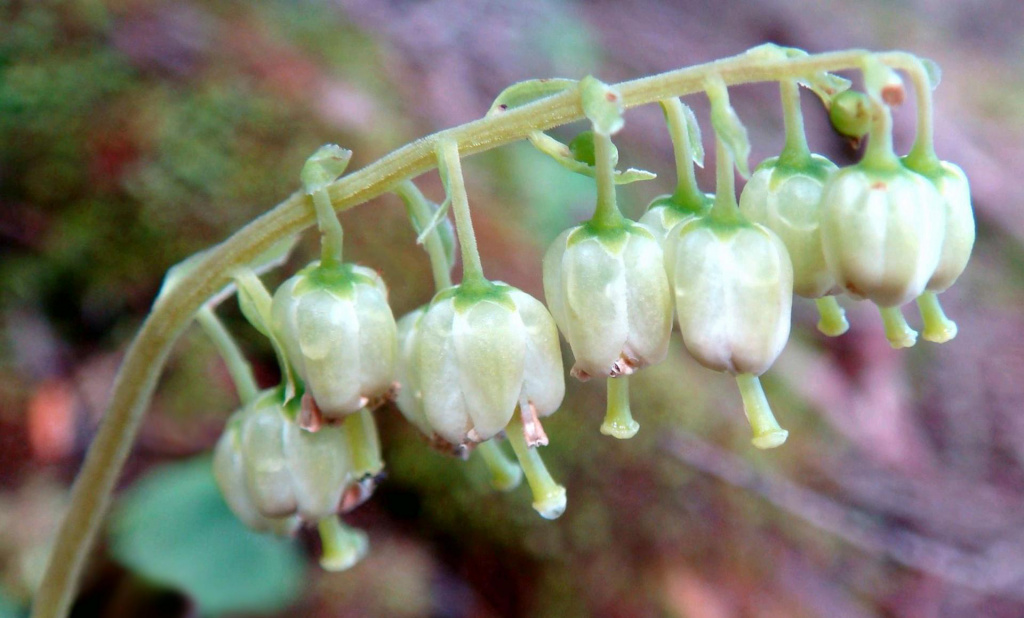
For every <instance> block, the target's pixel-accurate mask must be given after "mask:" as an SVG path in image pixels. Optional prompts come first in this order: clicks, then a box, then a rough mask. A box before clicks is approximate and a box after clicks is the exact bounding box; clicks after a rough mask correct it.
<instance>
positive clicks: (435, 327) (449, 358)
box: [415, 299, 473, 444]
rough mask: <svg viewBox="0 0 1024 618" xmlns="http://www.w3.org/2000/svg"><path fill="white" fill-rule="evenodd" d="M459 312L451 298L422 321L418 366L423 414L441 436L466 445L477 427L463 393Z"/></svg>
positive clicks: (433, 308)
mask: <svg viewBox="0 0 1024 618" xmlns="http://www.w3.org/2000/svg"><path fill="white" fill-rule="evenodd" d="M454 319H455V309H454V307H453V306H452V301H451V300H450V299H448V300H443V301H440V302H438V301H435V302H433V303H431V306H430V308H429V309H428V310H427V312H426V313H425V314H424V316H423V319H422V322H421V330H420V335H419V344H418V345H417V346H416V351H415V354H416V363H417V365H418V366H419V373H420V387H421V389H422V391H423V412H424V414H425V416H426V418H427V421H428V422H429V423H430V427H431V428H433V430H434V432H436V433H437V434H438V435H439V436H441V437H442V438H444V439H445V440H447V441H448V442H451V443H452V444H462V443H463V442H465V441H466V434H467V433H468V432H469V430H470V429H472V428H473V422H472V420H471V418H470V416H469V411H468V408H467V406H466V400H465V397H463V394H462V388H461V376H460V367H459V363H458V359H457V358H456V355H455V342H454V340H453V339H454V338H453V336H452V323H453V321H454Z"/></svg>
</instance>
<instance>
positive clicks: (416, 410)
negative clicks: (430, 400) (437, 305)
mask: <svg viewBox="0 0 1024 618" xmlns="http://www.w3.org/2000/svg"><path fill="white" fill-rule="evenodd" d="M428 306H429V305H424V306H422V307H419V308H418V309H415V310H413V311H411V312H409V313H407V314H406V315H404V316H402V318H401V319H400V320H398V359H397V363H396V365H395V368H396V381H397V382H398V385H399V386H398V396H397V397H395V405H397V406H398V410H399V411H400V412H401V413H402V416H404V417H405V419H406V420H407V421H409V422H410V423H412V424H413V425H414V426H415V427H416V429H419V430H420V431H421V432H423V433H424V434H425V435H427V436H430V435H432V434H433V433H434V430H433V428H432V427H431V426H430V421H429V420H427V415H426V412H424V411H423V390H422V389H421V388H420V371H419V364H418V363H417V362H416V343H417V341H418V339H419V337H418V335H419V330H418V328H417V326H418V325H419V321H420V318H421V317H423V314H424V313H426V312H427V308H428Z"/></svg>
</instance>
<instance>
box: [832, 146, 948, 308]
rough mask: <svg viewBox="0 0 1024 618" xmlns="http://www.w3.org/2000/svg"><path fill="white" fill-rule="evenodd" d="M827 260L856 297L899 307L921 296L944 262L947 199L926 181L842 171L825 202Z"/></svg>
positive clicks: (900, 174) (899, 175)
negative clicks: (940, 261) (941, 253)
mask: <svg viewBox="0 0 1024 618" xmlns="http://www.w3.org/2000/svg"><path fill="white" fill-rule="evenodd" d="M822 205H823V208H824V210H823V212H822V242H823V247H824V250H825V260H826V262H827V264H828V267H829V270H831V271H832V274H833V275H834V276H835V278H836V281H837V283H838V284H839V285H840V286H842V287H843V289H845V290H846V291H847V292H849V293H850V294H851V295H853V296H855V297H859V298H867V299H870V300H871V301H873V302H875V303H876V304H877V305H879V306H881V307H896V306H899V305H902V304H904V303H906V302H908V301H910V300H913V299H914V298H915V297H917V296H918V295H920V294H921V292H923V291H924V288H925V285H926V284H927V283H928V280H929V279H930V278H931V276H932V274H933V273H934V272H935V268H936V266H937V265H938V263H939V257H940V251H941V249H942V240H943V235H944V229H945V212H944V211H943V206H942V197H941V196H940V195H939V193H938V191H937V190H936V189H935V188H934V186H933V185H932V183H931V182H929V181H928V180H927V179H926V178H925V177H923V176H921V175H919V174H915V173H913V172H910V171H909V170H900V171H897V172H893V173H887V174H880V173H875V172H870V171H867V170H863V169H861V168H859V167H857V166H854V167H851V168H846V169H843V170H840V171H839V172H838V173H837V174H836V175H835V176H833V177H832V179H831V180H830V181H829V183H828V185H827V186H826V188H825V193H824V195H823V196H822Z"/></svg>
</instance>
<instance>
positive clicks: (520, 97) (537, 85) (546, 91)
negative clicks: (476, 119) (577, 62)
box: [486, 79, 577, 116]
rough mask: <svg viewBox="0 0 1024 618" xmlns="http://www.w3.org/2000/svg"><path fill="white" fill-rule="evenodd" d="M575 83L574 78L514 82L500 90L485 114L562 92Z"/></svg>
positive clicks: (493, 113) (489, 114)
mask: <svg viewBox="0 0 1024 618" xmlns="http://www.w3.org/2000/svg"><path fill="white" fill-rule="evenodd" d="M576 84H577V82H576V80H575V79H530V80H526V81H522V82H519V83H516V84H512V85H511V86H509V87H508V88H506V89H504V90H502V91H501V94H499V95H498V97H497V98H496V99H494V103H491V108H490V109H489V110H487V114H486V116H493V115H495V114H500V113H501V112H504V111H507V110H510V109H514V108H516V107H522V106H523V105H527V104H529V103H533V102H535V101H539V100H541V99H545V98H547V97H550V96H551V95H555V94H558V93H559V92H564V91H565V90H568V89H569V88H572V87H573V86H575V85H576Z"/></svg>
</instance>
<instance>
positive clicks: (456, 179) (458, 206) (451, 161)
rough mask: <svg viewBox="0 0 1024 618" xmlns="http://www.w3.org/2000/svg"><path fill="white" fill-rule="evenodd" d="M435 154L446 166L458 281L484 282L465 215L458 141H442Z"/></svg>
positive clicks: (466, 201)
mask: <svg viewBox="0 0 1024 618" xmlns="http://www.w3.org/2000/svg"><path fill="white" fill-rule="evenodd" d="M438 156H439V157H441V158H443V160H444V165H445V167H447V168H448V183H449V186H448V190H449V191H450V192H451V195H450V197H451V199H452V210H454V211H455V232H456V234H458V236H459V246H460V247H461V249H462V283H463V285H468V286H474V285H480V284H483V283H486V282H487V278H486V277H484V267H483V264H481V263H480V251H479V250H477V247H476V233H475V232H474V231H473V219H472V218H471V217H470V215H469V197H467V196H466V180H465V179H464V178H463V177H462V160H461V158H460V157H459V145H458V143H456V142H455V141H453V140H444V141H442V142H441V143H440V144H439V146H438Z"/></svg>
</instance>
